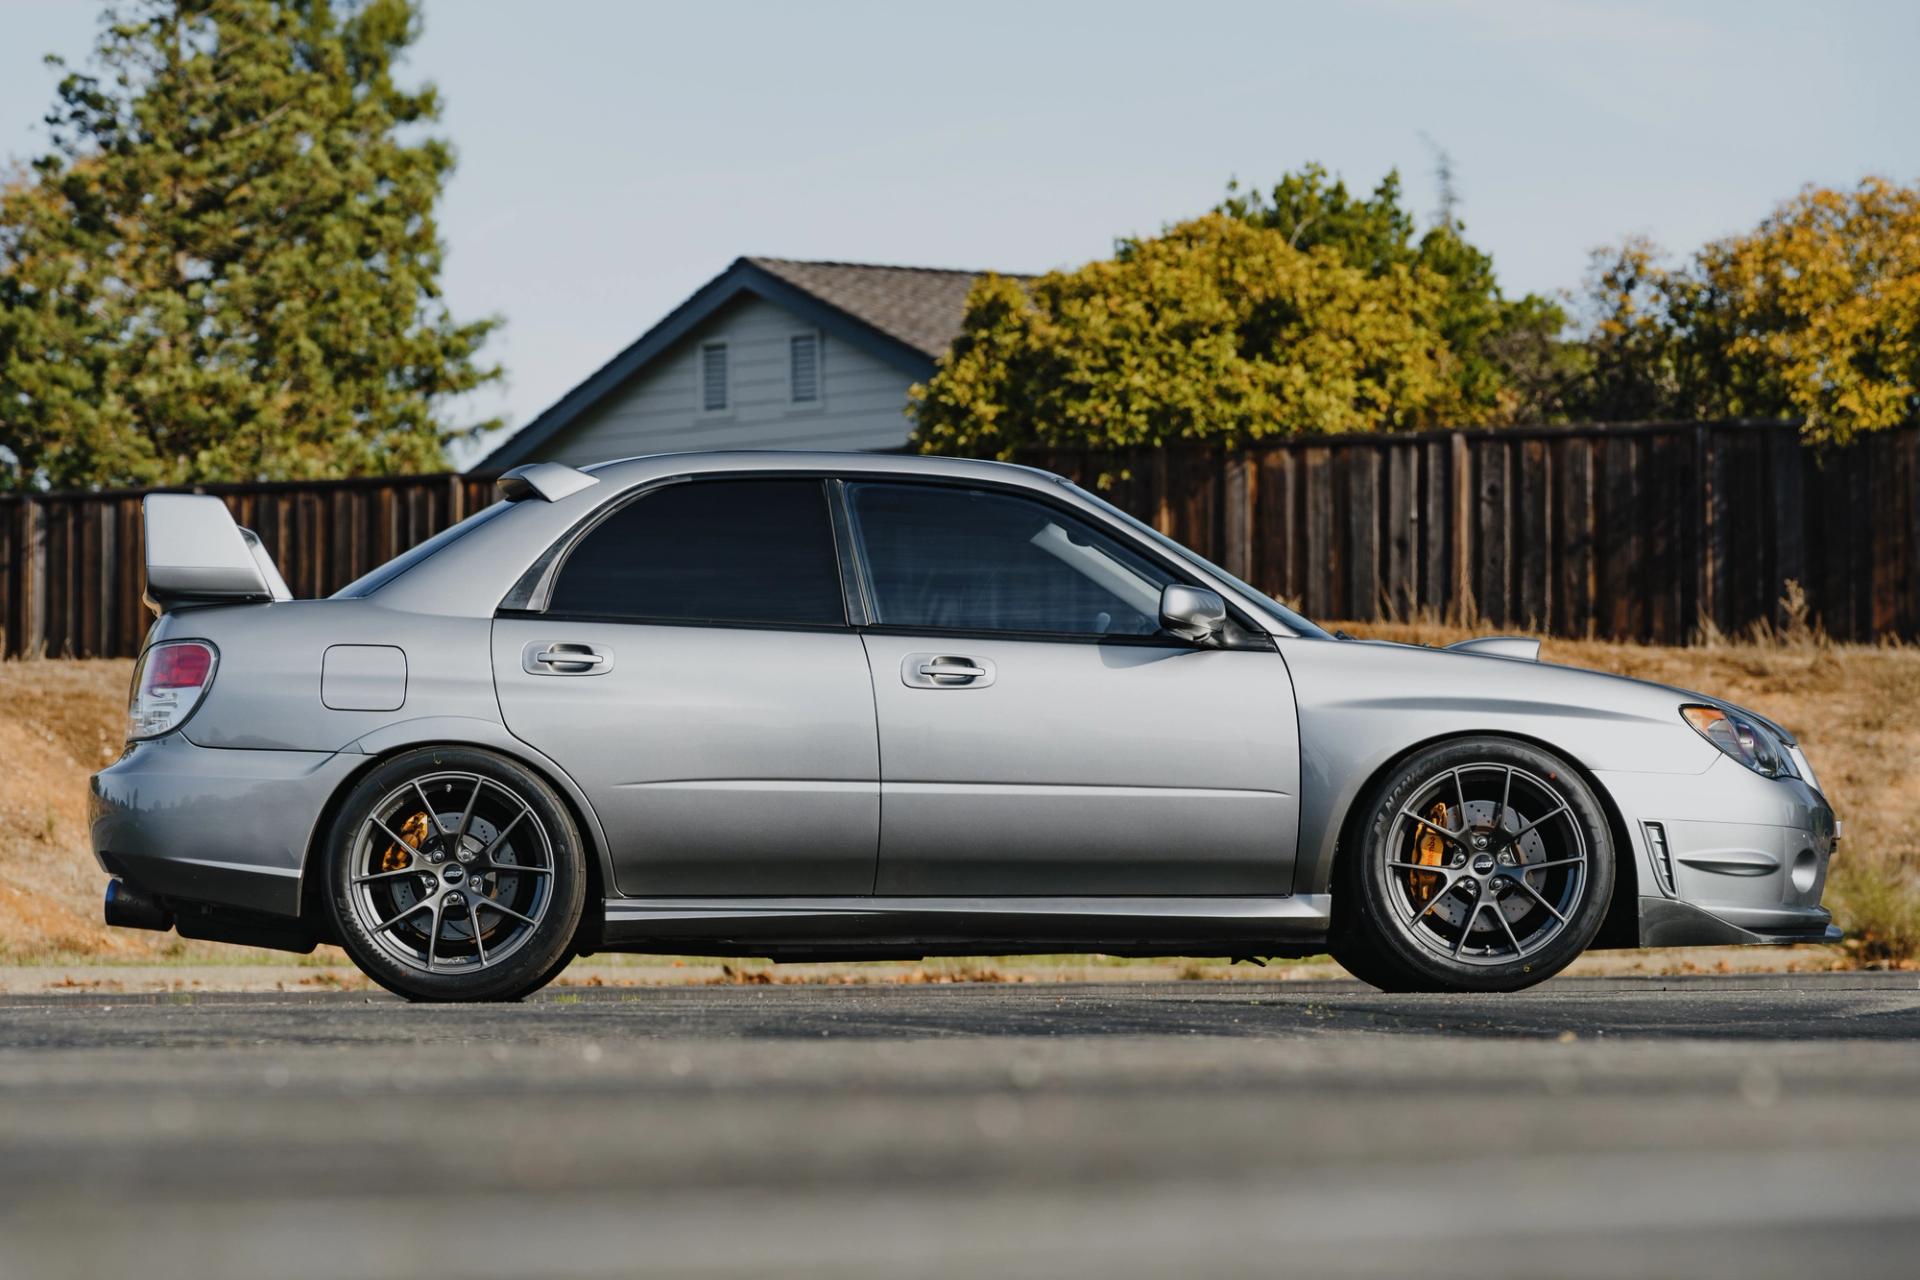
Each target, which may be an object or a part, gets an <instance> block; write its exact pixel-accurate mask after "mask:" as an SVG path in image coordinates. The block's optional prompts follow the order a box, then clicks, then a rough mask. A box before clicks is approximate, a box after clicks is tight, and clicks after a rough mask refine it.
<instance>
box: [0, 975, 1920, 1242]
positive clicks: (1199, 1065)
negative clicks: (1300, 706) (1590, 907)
mask: <svg viewBox="0 0 1920 1280" xmlns="http://www.w3.org/2000/svg"><path fill="white" fill-rule="evenodd" d="M1917 1042H1920V980H1917V979H1916V977H1915V975H1912V974H1904V975H1899V974H1888V975H1820V976H1796V977H1778V978H1775V977H1740V978H1729V977H1716V978H1697V979H1664V980H1661V979H1656V980H1648V979H1580V980H1574V979H1567V980H1561V981H1557V982H1553V983H1549V984H1547V985H1546V986H1544V987H1542V988H1539V989H1536V990H1534V991H1531V992H1526V993H1522V994H1519V995H1509V996H1500V997H1408V996H1386V995H1381V994H1378V993H1375V992H1372V991H1371V990H1369V989H1367V988H1364V987H1361V986H1359V985H1358V984H1353V983H1343V982H1289V983H1264V982H1232V983H1228V982H1185V983H1164V984H1137V985H1130V984H1100V985H1091V984H1087V985H1083V984H1028V985H1007V986H992V985H974V986H906V987H751V986H749V987H693V988H664V989H631V990H623V989H605V990H591V991H585V992H578V991H575V992H561V993H550V994H547V995H544V996H542V997H540V998H536V999H534V1000H530V1001H528V1002H526V1003H524V1004H520V1005H512V1006H452V1007H421V1006H408V1005H405V1004H402V1003H400V1002H398V1001H395V1000H391V999H388V998H385V997H368V996H366V995H363V994H358V993H354V994H345V993H325V994H297V995H295V994H286V995H244V996H243V995H233V996H221V995H217V994H198V993H196V994H194V995H191V996H173V995H161V996H147V997H142V996H120V995H113V996H109V995H97V994H89V995H80V996H16V997H4V998H0V1276H4V1277H9V1278H10V1277H13V1276H22V1277H26V1276H32V1277H59V1276H106V1275H110V1276H128V1275H143V1276H153V1275H193V1276H209V1277H220V1276H247V1277H255V1276H265V1275H273V1276H291V1277H309V1276H311V1277H341V1276H382V1277H385V1276H421V1275H430V1276H441V1275H444V1276H458V1277H463V1278H464V1280H494V1278H496V1277H498V1278H501V1280H505V1278H509V1277H512V1278H518V1277H533V1276H556V1277H586V1276H593V1277H599V1276H625V1275H635V1274H656V1275H673V1276H682V1275H694V1276H736V1275H781V1276H849V1275H851V1276H888V1277H897V1276H974V1275H983V1274H1002V1275H1045V1276H1076V1275H1142V1276H1147V1275H1151V1276H1159V1275H1247V1276H1255V1275H1259V1276H1269V1275H1284V1274H1300V1275H1314V1276H1347V1275H1353V1276H1361V1275H1381V1274H1395V1275H1409V1274H1418V1275H1421V1276H1448V1275H1472V1276H1475V1277H1499V1276H1522V1275H1525V1276H1543V1275H1549V1276H1575V1275H1672V1276H1721V1275H1726V1276H1731V1275H1806V1274H1808V1273H1810V1272H1813V1271H1816V1270H1818V1271H1821V1272H1827V1271H1836V1272H1838V1273H1841V1274H1846V1275H1848V1276H1858V1275H1902V1276H1904V1275H1910V1274H1913V1272H1914V1269H1915V1266H1916V1264H1915V1263H1914V1261H1913V1259H1914V1258H1915V1257H1916V1256H1920V1043H1917Z"/></svg>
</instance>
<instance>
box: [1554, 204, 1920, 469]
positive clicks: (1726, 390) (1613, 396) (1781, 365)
mask: <svg viewBox="0 0 1920 1280" xmlns="http://www.w3.org/2000/svg"><path fill="white" fill-rule="evenodd" d="M1586 292H1587V304H1588V309H1589V312H1590V317H1589V332H1588V338H1587V346H1588V349H1589V352H1590V355H1591V368H1590V370H1589V373H1588V375H1587V378H1586V381H1585V383H1584V385H1583V387H1582V390H1581V392H1580V398H1579V401H1578V407H1579V408H1580V410H1581V411H1583V412H1584V413H1586V414H1588V415H1590V416H1592V417H1596V418H1602V419H1620V418H1635V417H1656V416H1663V417H1664V416H1671V417H1755V418H1797V419H1800V420H1801V421H1802V423H1803V424H1804V425H1803V430H1804V432H1805V434H1806V435H1807V437H1808V438H1809V439H1814V440H1836V441H1840V440H1846V439H1848V438H1850V437H1851V436H1853V435H1855V434H1857V433H1859V432H1862V431H1873V430H1878V429H1881V428H1884V427H1889V426H1893V425H1895V424H1896V423H1901V422H1905V421H1908V420H1910V419H1912V418H1913V417H1914V416H1915V415H1916V414H1920V189H1917V188H1914V187H1902V186H1900V185H1898V184H1896V183H1894V182H1891V181H1889V180H1887V179H1885V178H1879V177H1870V178H1867V179H1865V180H1863V181H1862V182H1860V183H1859V184H1858V185H1857V186H1855V187H1854V188H1853V189H1852V190H1850V191H1843V190H1836V189H1832V188H1822V187H1808V188H1806V189H1805V190H1803V191H1801V192H1800V193H1799V194H1798V195H1796V196H1794V197H1793V198H1791V199H1789V200H1787V201H1785V202H1784V203H1782V204H1781V205H1780V206H1779V207H1778V208H1777V209H1775V210H1774V212H1773V213H1772V214H1771V215H1769V216H1768V217H1767V218H1766V219H1765V220H1764V221H1762V222H1761V223H1760V225H1759V226H1758V227H1756V228H1754V229H1753V230H1752V231H1749V232H1745V233H1742V234H1739V235H1734V236H1729V237H1727V238H1726V239H1723V240H1716V241H1714V242H1712V243H1711V244H1708V245H1707V246H1706V247H1704V248H1703V249H1701V250H1700V251H1699V252H1698V253H1697V254H1695V255H1694V256H1693V258H1692V259H1691V260H1690V261H1688V262H1686V263H1684V264H1682V265H1680V266H1677V267H1674V266H1668V265H1667V264H1666V263H1665V262H1664V261H1663V260H1662V256H1661V254H1660V252H1659V250H1658V249H1657V248H1656V247H1655V246H1653V245H1651V244H1650V243H1648V242H1646V241H1644V240H1628V241H1626V242H1624V243H1623V244H1622V245H1620V246H1617V247H1615V248H1611V249H1606V250H1602V251H1601V252H1600V253H1598V254H1597V255H1596V256H1595V263H1594V269H1593V271H1592V273H1591V274H1590V276H1589V279H1588V284H1587V291H1586Z"/></svg>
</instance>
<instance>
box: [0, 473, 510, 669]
mask: <svg viewBox="0 0 1920 1280" xmlns="http://www.w3.org/2000/svg"><path fill="white" fill-rule="evenodd" d="M159 492H172V493H187V492H191V493H212V494H218V495H219V496H220V497H222V498H225V499H226V501H227V505H228V506H229V507H231V508H232V509H233V514H234V518H235V519H236V520H238V521H239V522H240V523H241V524H242V525H244V526H246V527H247V528H249V529H252V530H253V531H254V532H256V533H258V534H259V535H260V539H261V542H262V543H264V544H265V546H266V548H267V550H268V551H269V552H271V553H272V555H273V558H274V561H275V562H276V563H277V564H278V565H279V566H280V572H281V574H282V575H283V576H284V577H285V578H286V580H287V585H288V586H289V587H291V588H292V589H293V593H294V595H296V596H323V595H327V594H329V593H331V592H334V591H337V590H339V589H340V588H341V587H344V586H345V585H347V583H349V582H352V581H353V580H354V579H355V578H357V577H359V576H360V575H361V574H363V573H365V572H367V571H368V570H369V569H372V568H374V567H375V566H377V565H380V564H383V563H385V562H386V561H388V560H391V559H392V558H393V557H394V556H396V555H398V554H400V553H401V552H402V551H405V550H406V549H407V548H408V547H411V546H413V545H414V544H415V543H417V542H422V541H425V540H426V539H427V538H430V537H432V536H433V535H434V534H436V533H438V532H439V531H440V530H442V529H444V528H446V527H447V526H448V525H451V524H454V523H456V522H457V521H459V520H461V519H463V518H465V516H466V515H467V514H468V513H469V512H473V511H477V510H479V509H480V507H482V506H484V505H486V504H487V503H489V502H491V501H492V500H493V482H492V480H491V479H478V478H473V477H467V476H457V475H437V476H396V477H380V478H372V479H364V480H332V481H320V482H311V483H299V482H292V483H276V484H251V485H200V486H196V487H194V488H192V489H184V488H182V489H171V490H145V489H128V490H116V491H110V492H103V493H53V494H34V495H18V494H9V495H0V628H4V631H5V638H4V645H3V646H0V650H3V651H4V653H5V656H7V657H21V656H35V655H40V654H45V655H48V656H53V657H58V656H63V655H64V656H71V657H131V656H132V655H134V654H136V653H138V652H139V651H140V639H141V637H142V636H143V635H144V634H145V633H146V629H147V625H148V624H149V623H150V622H152V621H153V617H152V615H151V614H150V613H148V612H147V610H146V607H145V606H144V605H142V604H141V601H140V595H141V587H142V584H141V575H142V571H143V569H144V567H145V564H146V553H145V538H144V530H143V528H142V525H141V521H140V499H141V498H143V497H145V496H146V495H147V494H148V493H159Z"/></svg>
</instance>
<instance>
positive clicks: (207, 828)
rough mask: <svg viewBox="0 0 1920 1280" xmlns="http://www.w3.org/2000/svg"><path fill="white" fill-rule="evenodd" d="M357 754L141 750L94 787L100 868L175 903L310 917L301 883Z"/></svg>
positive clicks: (153, 745)
mask: <svg viewBox="0 0 1920 1280" xmlns="http://www.w3.org/2000/svg"><path fill="white" fill-rule="evenodd" d="M366 763H368V757H366V756H364V755H360V754H358V753H346V752H339V753H326V752H307V751H226V750H217V749H214V748H209V747H196V746H194V745H193V744H192V743H190V742H187V741H186V740H185V739H184V738H182V737H181V736H180V735H179V734H173V735H170V736H168V737H166V738H162V739H160V740H158V741H156V742H143V743H139V744H137V745H135V746H134V747H133V748H132V749H130V750H129V751H128V752H127V754H126V755H124V756H122V757H121V758H120V759H119V760H117V761H115V762H114V763H113V764H111V765H108V766H107V767H106V768H105V769H102V770H101V771H100V772H99V773H96V774H94V775H93V778H92V780H91V792H92V794H91V800H90V810H91V815H90V816H91V823H92V834H93V854H94V857H95V859H96V860H97V861H98V862H99V863H100V866H101V869H102V870H104V871H106V872H107V873H108V874H109V875H115V876H120V877H122V878H124V879H125V880H126V881H127V882H128V883H129V884H131V885H133V886H135V887H137V888H138V889H140V890H143V891H145V892H146V893H148V894H150V895H153V896H156V897H158V898H160V899H163V900H165V901H166V902H167V903H168V905H170V906H177V905H178V904H181V903H201V904H209V905H213V906H219V907H234V908H240V909H243V910H246V911H252V912H260V913H263V914H266V915H270V916H297V915H299V914H300V877H301V873H302V870H303V869H304V864H305V861H306V856H307V849H308V848H309V846H310V844H311V842H312V839H313V835H314V829H315V826H316V825H317V824H318V822H319V820H320V815H321V813H322V812H323V811H324V810H325V808H326V805H327V801H328V800H329V799H330V798H331V797H332V796H333V795H334V793H335V792H336V791H337V790H338V789H339V787H340V785H341V783H343V782H345V781H346V780H347V779H348V778H349V777H350V776H351V775H352V774H353V772H354V770H356V769H357V768H359V767H361V766H362V765H365V764H366Z"/></svg>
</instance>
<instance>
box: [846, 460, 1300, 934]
mask: <svg viewBox="0 0 1920 1280" xmlns="http://www.w3.org/2000/svg"><path fill="white" fill-rule="evenodd" d="M845 493H846V502H847V508H848V511H849V513H850V524H851V526H852V530H853V533H854V537H855V540H856V543H857V545H858V547H859V549H860V561H861V566H862V572H863V574H864V582H863V584H862V590H863V592H864V594H865V596H866V601H867V604H866V607H867V610H868V611H869V613H870V614H871V622H870V623H869V625H868V626H867V627H866V629H865V631H864V638H865V640H866V645H867V651H868V657H869V660H870V661H871V664H872V668H873V682H874V701H875V705H876V707H877V709H878V712H879V718H880V752H881V764H882V768H881V841H880V873H879V878H878V883H877V891H878V892H879V893H881V894H883V895H884V894H933V895H963V896H976V895H977V896H991V897H999V896H1008V895H1048V896H1069V897H1078V896H1087V895H1103V894H1123V895H1148V896H1156V895H1169V894H1215V895H1232V894H1260V895H1283V894H1286V893H1288V892H1290V891H1291V885H1292V882H1293V853H1294V846H1295V841H1296V838H1297V827H1298V823H1299V809H1298V803H1297V798H1298V792H1299V778H1300V759H1299V750H1298V730H1297V727H1296V716H1295V711H1294V701H1293V686H1292V683H1291V681H1290V680H1289V679H1288V676H1287V669H1286V664H1285V663H1284V662H1283V661H1282V660H1281V658H1280V656H1279V655H1278V654H1277V653H1276V652H1275V651H1274V648H1273V644H1272V642H1271V640H1268V639H1266V638H1265V637H1261V636H1256V635H1254V634H1252V633H1251V632H1246V633H1240V634H1239V635H1238V637H1237V643H1239V644H1241V645H1243V646H1244V647H1228V648H1195V647H1194V646H1192V645H1191V644H1188V643H1186V642H1184V641H1181V640H1178V639H1175V638H1173V637H1171V636H1167V635H1165V634H1163V633H1161V631H1160V629H1159V597H1160V591H1161V589H1162V588H1163V587H1164V586H1165V585H1167V584H1168V583H1170V582H1176V581H1184V579H1183V578H1182V577H1180V576H1179V575H1178V574H1177V573H1175V572H1174V571H1172V570H1171V569H1169V568H1168V567H1166V566H1165V565H1163V564H1161V563H1160V562H1158V561H1157V560H1156V559H1155V558H1154V557H1153V556H1152V555H1151V554H1149V553H1148V552H1147V551H1146V550H1145V549H1143V548H1139V547H1135V546H1133V545H1131V544H1130V543H1129V542H1128V541H1127V540H1125V539H1123V538H1121V537H1119V536H1117V535H1115V534H1113V533H1111V532H1110V531H1107V530H1104V529H1102V528H1099V527H1096V526H1095V525H1093V524H1092V523H1091V522H1090V521H1088V520H1085V519H1082V518H1081V517H1079V516H1077V515H1075V514H1073V513H1072V512H1070V511H1067V510H1064V509H1062V508H1061V507H1059V506H1056V505H1054V504H1052V503H1048V502H1043V501H1041V500H1040V499H1038V498H1036V497H1032V496H1029V495H1027V494H1025V493H1023V492H1008V491H1003V490H990V489H981V488H968V487H963V486H951V485H936V484H916V483H894V482H887V483H876V482H859V481H851V482H849V483H848V484H847V485H846V488H845Z"/></svg>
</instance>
